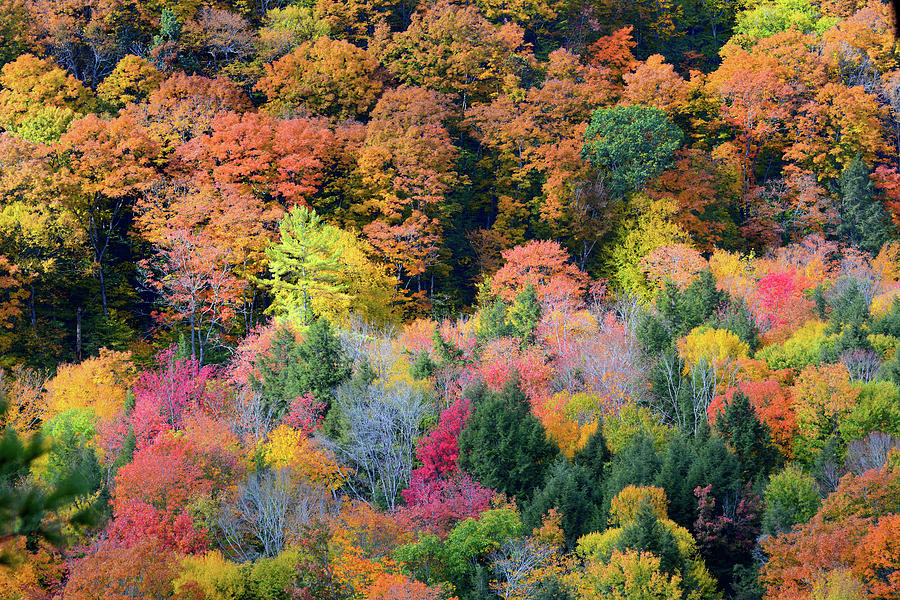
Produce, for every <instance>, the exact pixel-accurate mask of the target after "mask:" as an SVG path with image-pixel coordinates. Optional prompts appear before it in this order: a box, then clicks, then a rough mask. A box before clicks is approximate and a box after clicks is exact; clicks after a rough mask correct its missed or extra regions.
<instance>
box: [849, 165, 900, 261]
mask: <svg viewBox="0 0 900 600" xmlns="http://www.w3.org/2000/svg"><path fill="white" fill-rule="evenodd" d="M838 187H839V188H840V193H841V224H840V225H838V227H837V234H838V237H840V238H841V239H843V240H846V241H849V242H851V243H853V244H855V245H856V246H858V247H859V248H860V249H862V250H865V251H866V252H871V253H873V254H874V253H876V252H878V250H879V249H880V248H881V246H882V245H883V244H884V243H885V242H886V241H888V240H890V239H891V230H890V229H889V228H888V223H889V220H888V215H887V213H886V211H885V210H884V206H882V205H881V203H880V202H879V201H878V200H877V198H875V186H874V184H873V183H872V180H871V179H870V177H869V168H868V167H867V166H866V163H865V162H863V161H862V159H860V158H859V157H857V158H855V159H853V160H852V161H850V164H848V165H847V167H846V168H845V169H844V172H843V173H842V174H841V177H840V179H839V180H838Z"/></svg>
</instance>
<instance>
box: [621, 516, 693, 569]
mask: <svg viewBox="0 0 900 600" xmlns="http://www.w3.org/2000/svg"><path fill="white" fill-rule="evenodd" d="M615 548H616V549H617V550H619V551H620V552H625V551H626V550H635V551H637V552H650V553H652V554H653V555H655V556H656V557H657V558H659V566H660V569H661V570H662V571H663V572H664V573H667V574H669V575H674V574H676V573H678V574H682V573H684V571H685V560H684V556H682V554H681V551H680V550H679V549H678V542H677V541H676V540H675V536H674V535H673V534H672V531H671V530H670V529H669V528H668V527H666V526H665V525H663V524H662V523H660V522H659V518H658V517H657V516H656V512H655V511H654V510H653V507H652V506H651V505H650V503H649V502H647V501H646V500H645V501H643V502H641V505H640V506H639V507H638V509H637V514H636V515H635V518H634V520H633V521H631V522H629V523H628V524H627V525H625V527H623V528H622V534H621V536H620V537H619V539H618V541H617V542H616V545H615Z"/></svg>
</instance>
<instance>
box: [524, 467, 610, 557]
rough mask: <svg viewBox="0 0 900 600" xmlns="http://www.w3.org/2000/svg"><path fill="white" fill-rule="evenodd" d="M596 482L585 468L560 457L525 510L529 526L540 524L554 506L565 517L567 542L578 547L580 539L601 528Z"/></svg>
mask: <svg viewBox="0 0 900 600" xmlns="http://www.w3.org/2000/svg"><path fill="white" fill-rule="evenodd" d="M594 485H595V484H594V482H592V481H591V479H590V476H589V475H588V473H587V471H586V470H585V469H584V468H583V467H581V466H579V465H573V464H571V463H570V462H569V461H568V460H566V459H565V458H563V457H559V458H558V459H557V460H556V461H555V462H554V463H553V465H552V466H551V467H550V470H549V472H548V473H547V479H546V481H545V482H544V485H543V487H541V488H540V489H539V490H538V491H537V492H535V494H534V498H533V499H532V500H531V502H529V503H528V504H527V505H526V506H525V507H524V510H523V511H522V520H523V522H524V523H525V526H526V527H528V528H532V529H533V528H535V527H539V526H540V525H541V520H542V519H543V517H544V516H545V515H546V514H547V513H548V512H549V511H550V509H551V508H556V509H557V510H558V511H559V513H560V515H561V516H562V528H563V532H564V533H565V536H566V544H567V545H568V547H569V548H570V549H571V548H574V547H575V542H576V541H577V540H578V538H580V537H581V536H583V535H584V534H586V533H590V532H591V531H596V530H598V529H600V523H599V522H598V514H599V512H598V507H597V505H596V504H595V503H594V501H593V499H594V498H595V497H596V496H597V494H596V492H595V489H594Z"/></svg>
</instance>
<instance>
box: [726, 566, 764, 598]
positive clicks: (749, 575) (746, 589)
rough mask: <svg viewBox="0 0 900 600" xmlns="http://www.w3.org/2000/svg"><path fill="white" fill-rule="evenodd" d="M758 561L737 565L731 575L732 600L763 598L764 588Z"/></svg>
mask: <svg viewBox="0 0 900 600" xmlns="http://www.w3.org/2000/svg"><path fill="white" fill-rule="evenodd" d="M759 567H760V565H758V564H756V563H751V564H749V565H735V566H734V570H733V571H732V575H731V596H730V598H731V600H762V597H763V592H765V589H764V588H763V585H762V583H760V581H759Z"/></svg>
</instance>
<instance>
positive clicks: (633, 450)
mask: <svg viewBox="0 0 900 600" xmlns="http://www.w3.org/2000/svg"><path fill="white" fill-rule="evenodd" d="M659 468H660V459H659V455H658V454H657V452H656V448H655V447H654V445H653V440H652V439H651V438H650V437H649V436H647V435H646V434H644V433H643V432H641V433H638V434H637V435H635V436H634V437H633V438H631V440H630V441H629V442H628V444H626V445H625V447H624V448H622V449H621V450H620V451H619V452H618V453H617V454H616V455H615V456H614V457H613V459H612V461H611V462H610V463H609V465H608V467H607V471H606V474H605V475H606V476H605V479H604V481H603V489H604V493H603V511H602V514H601V517H602V518H604V519H605V518H606V516H607V515H608V514H609V506H610V503H611V502H612V499H613V498H615V497H616V495H617V494H618V493H619V492H621V491H622V490H623V489H625V488H626V487H627V486H629V485H637V486H641V485H653V482H654V480H655V479H656V477H657V474H658V473H659Z"/></svg>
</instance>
